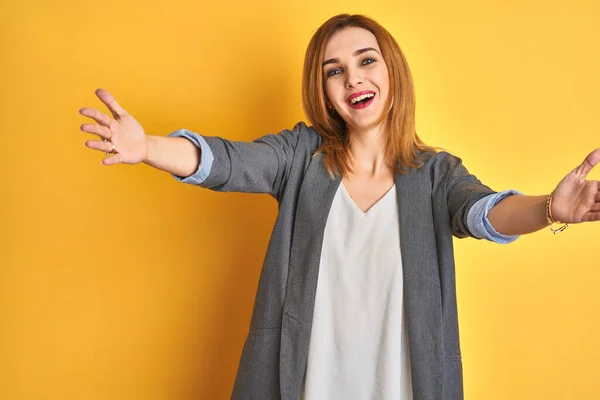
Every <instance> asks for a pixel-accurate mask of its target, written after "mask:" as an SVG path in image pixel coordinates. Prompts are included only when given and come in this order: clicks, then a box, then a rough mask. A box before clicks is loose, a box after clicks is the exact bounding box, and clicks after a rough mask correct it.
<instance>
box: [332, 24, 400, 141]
mask: <svg viewBox="0 0 600 400" xmlns="http://www.w3.org/2000/svg"><path fill="white" fill-rule="evenodd" d="M323 79H324V82H325V95H326V96H327V98H326V102H327V104H328V106H331V107H333V108H334V109H335V111H336V112H337V113H338V114H339V116H340V117H342V118H343V119H344V121H345V122H346V125H347V127H348V129H349V130H350V131H365V130H369V129H372V128H376V127H377V120H378V119H379V117H380V116H381V114H382V112H383V111H384V104H385V100H386V99H387V96H388V94H389V75H388V69H387V66H386V65H385V62H384V60H383V57H382V56H381V50H380V48H379V44H378V43H377V39H376V38H375V35H373V34H372V33H371V32H369V31H367V30H366V29H362V28H356V27H348V28H344V29H342V30H340V31H337V32H336V33H335V34H333V36H332V37H331V39H330V40H329V42H328V43H327V46H326V47H325V54H324V56H323Z"/></svg>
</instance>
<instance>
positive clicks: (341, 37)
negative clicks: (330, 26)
mask: <svg viewBox="0 0 600 400" xmlns="http://www.w3.org/2000/svg"><path fill="white" fill-rule="evenodd" d="M366 47H373V48H374V49H377V50H378V51H379V52H380V53H381V50H380V49H379V44H378V43H377V39H376V38H375V35H373V34H372V33H371V32H370V31H368V30H366V29H363V28H358V27H354V26H351V27H347V28H344V29H341V30H339V31H337V32H336V33H334V34H333V35H332V36H331V38H330V39H329V42H327V45H326V46H325V52H324V53H323V60H329V59H330V58H340V57H344V56H349V55H352V53H354V52H355V51H356V50H359V49H364V48H366Z"/></svg>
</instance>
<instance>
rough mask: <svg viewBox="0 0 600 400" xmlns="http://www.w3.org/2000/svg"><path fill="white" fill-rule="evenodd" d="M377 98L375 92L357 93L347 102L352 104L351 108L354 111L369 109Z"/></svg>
mask: <svg viewBox="0 0 600 400" xmlns="http://www.w3.org/2000/svg"><path fill="white" fill-rule="evenodd" d="M374 98H375V93H373V92H365V93H357V94H356V95H354V96H351V97H350V98H349V99H348V100H347V102H348V104H350V107H352V108H354V109H360V108H366V107H368V106H369V105H370V104H371V103H372V102H373V99H374Z"/></svg>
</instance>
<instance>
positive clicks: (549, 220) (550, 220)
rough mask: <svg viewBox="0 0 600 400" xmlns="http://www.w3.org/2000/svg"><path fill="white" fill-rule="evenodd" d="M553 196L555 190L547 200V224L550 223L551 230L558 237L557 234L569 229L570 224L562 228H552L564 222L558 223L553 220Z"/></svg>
mask: <svg viewBox="0 0 600 400" xmlns="http://www.w3.org/2000/svg"><path fill="white" fill-rule="evenodd" d="M553 195H554V190H553V191H552V193H550V195H549V196H548V200H546V222H547V223H548V225H550V230H551V231H552V232H553V233H554V234H555V235H556V234H557V233H560V232H562V231H564V230H565V229H567V228H568V227H569V224H567V223H565V224H564V225H563V226H561V227H560V228H554V227H553V226H552V225H554V224H562V222H559V221H556V220H555V219H554V218H552V211H550V209H551V208H552V196H553Z"/></svg>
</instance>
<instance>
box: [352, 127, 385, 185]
mask: <svg viewBox="0 0 600 400" xmlns="http://www.w3.org/2000/svg"><path fill="white" fill-rule="evenodd" d="M348 134H349V136H350V149H349V150H350V157H351V160H352V164H353V172H352V174H353V175H367V176H373V177H374V176H376V175H380V174H381V173H388V172H389V169H390V168H389V167H388V165H387V164H386V162H385V148H386V142H387V130H385V129H384V128H383V124H382V125H380V126H378V127H374V128H371V129H367V130H356V129H348Z"/></svg>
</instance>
